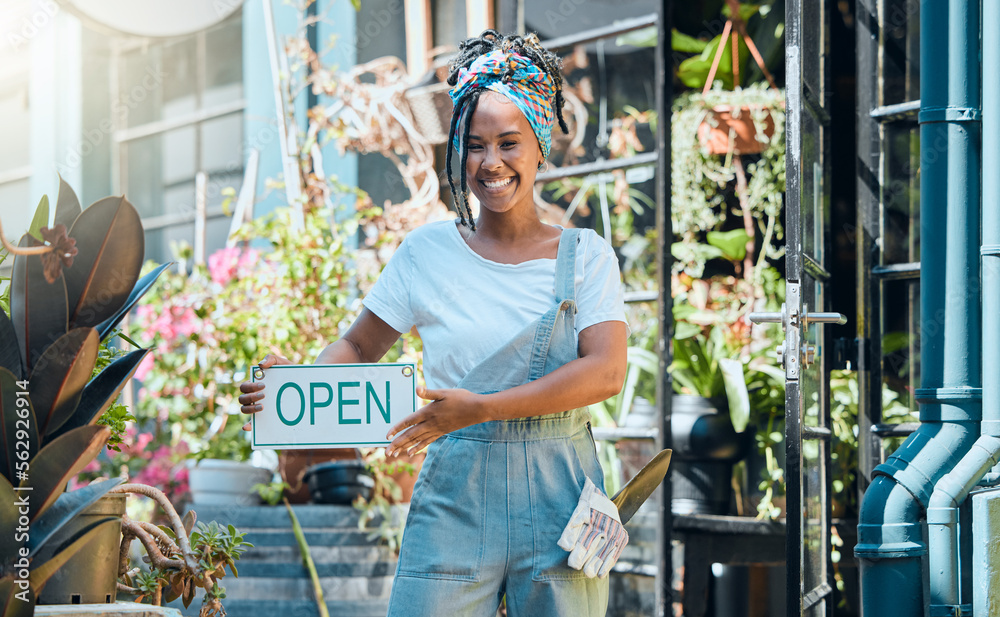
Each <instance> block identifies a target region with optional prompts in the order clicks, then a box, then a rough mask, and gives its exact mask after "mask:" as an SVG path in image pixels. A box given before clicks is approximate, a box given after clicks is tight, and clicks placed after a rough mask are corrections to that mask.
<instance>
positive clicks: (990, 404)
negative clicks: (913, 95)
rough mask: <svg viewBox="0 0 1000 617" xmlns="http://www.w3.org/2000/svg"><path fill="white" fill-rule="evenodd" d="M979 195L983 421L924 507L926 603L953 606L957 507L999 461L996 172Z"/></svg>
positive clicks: (996, 7)
mask: <svg viewBox="0 0 1000 617" xmlns="http://www.w3.org/2000/svg"><path fill="white" fill-rule="evenodd" d="M982 11H983V12H982V15H983V32H995V30H991V28H998V27H1000V3H997V2H995V1H994V2H986V3H984V4H983V7H982ZM998 69H1000V42H998V41H996V40H995V37H993V36H987V37H984V38H983V94H982V96H983V109H984V110H986V113H984V114H983V139H982V148H983V152H982V156H983V158H982V161H983V169H988V170H994V171H995V170H996V169H997V167H996V165H998V164H1000V116H998V114H997V112H998V111H1000V77H998V76H997V75H996V74H995V73H996V71H997V70H998ZM982 182H983V195H982V204H983V207H982V208H981V210H982V245H981V246H980V251H979V252H980V255H981V259H982V299H981V301H982V315H990V316H993V318H991V319H986V320H984V322H983V335H982V374H983V375H989V376H991V377H992V378H990V379H985V380H983V381H984V383H983V389H982V392H983V422H982V426H981V436H980V438H979V439H978V440H977V441H976V443H975V444H974V445H973V447H972V449H970V450H969V453H968V454H967V455H966V456H965V457H964V458H963V459H962V461H961V462H960V463H959V464H958V466H956V467H955V469H953V470H952V471H951V473H949V474H947V475H946V476H945V477H944V478H942V479H941V481H940V482H939V483H938V484H937V486H936V487H935V489H934V494H933V495H932V496H931V502H930V505H929V508H928V510H927V526H928V543H929V544H928V545H929V550H930V557H931V571H930V588H931V603H932V605H940V606H946V607H948V606H959V605H960V604H961V600H962V598H961V593H960V590H959V587H960V583H959V574H960V566H959V563H960V559H959V545H958V525H957V520H958V511H959V507H961V505H962V503H963V502H964V501H965V499H966V497H968V495H969V492H970V491H971V490H972V489H973V488H975V487H976V486H977V485H980V484H981V483H982V480H983V479H984V477H986V476H991V477H990V478H989V480H991V481H995V480H996V474H994V473H990V470H991V469H992V468H994V467H995V466H996V465H997V463H998V462H1000V381H998V380H997V379H996V376H998V375H1000V327H998V322H997V320H996V319H995V316H996V315H1000V209H998V208H997V206H996V204H997V203H1000V202H998V200H1000V178H998V177H997V174H996V173H986V174H983V180H982ZM987 610H988V607H985V606H973V614H974V615H977V616H979V615H982V616H985V615H987Z"/></svg>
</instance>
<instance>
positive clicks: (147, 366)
mask: <svg viewBox="0 0 1000 617" xmlns="http://www.w3.org/2000/svg"><path fill="white" fill-rule="evenodd" d="M151 370H153V354H151V353H147V354H146V355H145V356H144V357H143V359H142V362H140V363H139V367H138V368H137V369H135V378H136V379H138V380H139V381H144V380H145V379H146V376H147V375H149V371H151Z"/></svg>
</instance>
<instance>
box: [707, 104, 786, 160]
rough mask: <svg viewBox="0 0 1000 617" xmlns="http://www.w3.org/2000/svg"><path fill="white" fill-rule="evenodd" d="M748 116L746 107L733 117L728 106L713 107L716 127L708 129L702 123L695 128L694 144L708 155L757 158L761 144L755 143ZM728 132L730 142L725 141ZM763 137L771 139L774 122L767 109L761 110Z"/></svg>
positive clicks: (727, 138)
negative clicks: (697, 143) (695, 137)
mask: <svg viewBox="0 0 1000 617" xmlns="http://www.w3.org/2000/svg"><path fill="white" fill-rule="evenodd" d="M758 109H759V108H758ZM751 113H752V111H751V107H750V106H747V105H744V106H743V107H740V108H739V113H738V114H737V115H736V116H735V117H734V115H733V107H732V106H730V105H717V106H715V107H713V108H712V110H711V114H712V116H713V117H714V118H715V122H716V126H711V125H710V124H709V123H708V122H707V121H705V122H702V123H701V125H700V126H699V127H698V141H700V142H701V144H702V145H703V146H705V147H706V148H708V151H709V152H710V153H711V154H729V152H730V151H731V152H732V153H733V154H758V153H759V152H760V151H761V150H762V149H763V146H764V144H762V143H761V142H759V141H757V130H756V128H755V127H754V123H753V118H752V117H751ZM730 132H732V134H733V139H732V142H730V139H729V135H730ZM764 134H765V135H767V136H768V137H771V136H772V135H774V120H773V119H772V118H771V112H770V111H769V110H767V109H765V110H764Z"/></svg>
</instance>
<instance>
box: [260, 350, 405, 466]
mask: <svg viewBox="0 0 1000 617" xmlns="http://www.w3.org/2000/svg"><path fill="white" fill-rule="evenodd" d="M253 380H254V382H262V383H263V384H264V386H265V387H264V393H265V396H264V399H263V400H262V401H261V402H260V405H261V406H262V409H261V411H259V412H257V413H255V414H253V416H252V419H251V426H252V431H251V436H252V446H253V449H255V450H259V449H270V448H277V449H280V450H294V449H302V448H354V447H359V446H369V447H372V446H385V445H387V444H388V443H389V440H387V439H386V438H385V434H386V433H387V432H389V428H390V427H391V426H392V425H394V424H396V423H397V422H399V421H400V420H402V419H403V418H405V417H406V416H407V415H409V414H411V413H413V412H414V411H416V410H417V394H416V387H417V380H416V371H415V367H414V365H413V364H405V363H395V364H325V365H316V364H282V365H276V366H272V367H271V368H269V369H267V370H266V371H261V370H260V369H255V370H254V377H253Z"/></svg>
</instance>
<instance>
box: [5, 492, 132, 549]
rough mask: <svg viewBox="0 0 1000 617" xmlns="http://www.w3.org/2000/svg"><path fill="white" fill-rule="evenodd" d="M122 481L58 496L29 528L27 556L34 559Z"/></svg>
mask: <svg viewBox="0 0 1000 617" xmlns="http://www.w3.org/2000/svg"><path fill="white" fill-rule="evenodd" d="M122 481H123V479H122V478H111V479H110V480H101V481H100V482H93V483H91V484H88V485H87V486H84V487H83V488H80V489H77V490H75V491H72V492H70V493H63V494H62V495H60V496H59V498H58V499H56V502H55V503H54V504H52V507H51V508H49V509H48V510H46V511H45V514H43V515H41V516H39V517H38V520H37V521H35V523H34V524H33V525H32V526H31V537H30V538H29V540H28V542H27V544H26V545H25V546H27V548H28V551H29V552H28V556H29V557H34V556H35V555H36V554H37V553H38V551H40V550H42V549H43V548H45V543H46V542H48V541H49V539H50V538H51V537H52V536H54V535H55V534H56V532H58V531H59V530H60V529H62V527H63V525H65V524H66V523H68V522H70V521H71V520H73V519H74V518H76V516H77V515H78V514H80V513H81V512H83V511H84V510H86V509H87V508H88V507H90V506H91V505H92V504H94V503H96V502H97V500H98V499H100V498H101V497H103V496H104V495H106V494H107V493H108V491H110V490H111V489H113V488H114V487H116V486H118V485H119V484H121V483H122ZM0 490H2V489H0ZM11 491H13V489H11Z"/></svg>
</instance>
